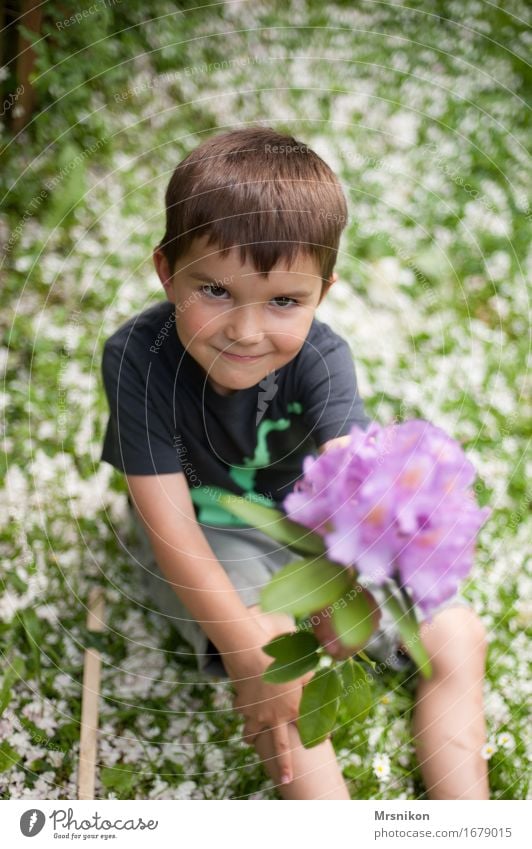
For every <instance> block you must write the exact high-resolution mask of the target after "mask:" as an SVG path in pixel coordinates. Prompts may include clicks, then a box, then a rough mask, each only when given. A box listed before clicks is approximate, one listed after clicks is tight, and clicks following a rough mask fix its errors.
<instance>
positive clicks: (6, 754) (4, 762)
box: [0, 740, 20, 772]
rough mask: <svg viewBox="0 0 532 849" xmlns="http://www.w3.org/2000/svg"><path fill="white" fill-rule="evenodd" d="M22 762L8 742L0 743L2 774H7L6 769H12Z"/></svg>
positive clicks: (0, 767)
mask: <svg viewBox="0 0 532 849" xmlns="http://www.w3.org/2000/svg"><path fill="white" fill-rule="evenodd" d="M19 760H20V755H19V753H18V752H16V751H15V749H13V747H12V746H10V745H9V743H8V742H7V740H3V741H2V742H1V743H0V772H5V771H6V769H11V767H13V766H15V764H17V763H18V762H19Z"/></svg>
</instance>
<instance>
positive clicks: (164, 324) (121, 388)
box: [101, 301, 370, 524]
mask: <svg viewBox="0 0 532 849" xmlns="http://www.w3.org/2000/svg"><path fill="white" fill-rule="evenodd" d="M102 374H103V380H104V385H105V390H106V393H107V399H108V402H109V407H110V417H109V422H108V425H107V431H106V434H105V440H104V445H103V451H102V456H101V459H102V460H104V461H105V462H107V463H111V465H113V466H115V467H116V468H117V469H120V470H121V471H123V472H125V473H126V474H130V475H161V474H170V473H175V472H183V473H184V474H185V475H186V478H187V483H188V485H189V489H190V494H191V497H192V500H193V502H194V505H195V510H196V515H197V518H198V520H199V521H201V522H203V523H209V524H240V523H239V522H238V520H234V519H233V518H232V517H230V516H229V515H228V514H227V512H226V511H225V510H222V509H221V508H220V507H219V506H218V505H217V503H216V493H217V492H219V490H220V489H223V490H225V491H229V492H233V493H237V494H239V495H247V496H248V497H250V498H253V499H255V500H258V501H263V502H265V503H272V502H273V506H281V504H282V501H283V499H284V498H285V497H286V496H287V495H288V493H289V492H291V490H292V489H293V488H294V485H295V483H296V481H297V480H298V478H299V477H300V476H301V473H302V462H303V458H304V457H305V456H307V455H308V454H316V449H317V448H318V447H319V446H320V445H322V444H323V443H324V442H326V441H327V440H329V439H334V438H335V437H338V436H344V435H345V434H347V433H348V432H349V430H350V428H351V427H352V425H353V424H357V425H359V426H360V427H362V428H364V429H366V428H367V427H368V425H369V422H370V419H369V418H368V417H367V415H366V414H365V412H364V406H363V402H362V400H361V398H360V396H359V394H358V390H357V381H356V374H355V367H354V363H353V356H352V354H351V351H350V349H349V346H348V344H347V342H346V341H345V340H344V339H342V337H341V336H339V335H338V334H337V333H335V332H334V331H333V330H332V329H331V328H330V327H329V326H328V325H327V324H325V323H324V322H321V321H319V320H318V319H316V318H314V319H313V321H312V324H311V327H310V330H309V333H308V336H307V338H306V340H305V342H304V344H303V347H302V348H301V350H300V352H299V353H298V354H297V356H296V357H294V359H293V360H291V361H290V362H289V363H287V364H286V365H284V366H283V367H282V368H280V369H278V370H276V371H274V372H272V373H271V374H270V375H268V376H267V377H265V378H264V379H263V380H262V381H261V382H260V383H258V384H256V385H255V386H251V387H249V388H248V389H240V390H237V391H236V392H233V393H232V394H229V395H220V394H219V393H217V392H216V391H215V390H214V388H213V387H212V386H211V384H210V383H209V382H208V380H207V377H206V374H205V372H204V370H203V369H202V368H201V366H200V365H199V364H198V363H197V362H196V361H195V360H194V359H193V358H192V357H191V356H190V354H189V353H188V352H187V351H186V350H185V348H184V346H183V345H182V343H181V341H180V339H179V337H178V335H177V332H176V327H175V307H174V305H173V304H171V303H170V302H169V301H163V302H160V303H157V304H155V306H153V307H150V308H149V309H147V310H144V311H143V312H141V313H140V314H139V315H136V316H133V317H132V318H130V319H129V320H128V321H127V322H126V323H125V324H123V325H122V326H121V327H120V328H119V329H118V330H117V331H116V332H115V333H113V335H112V336H111V337H110V338H109V339H108V340H107V342H106V343H105V347H104V353H103V362H102Z"/></svg>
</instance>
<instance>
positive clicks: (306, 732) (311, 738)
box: [297, 668, 342, 749]
mask: <svg viewBox="0 0 532 849" xmlns="http://www.w3.org/2000/svg"><path fill="white" fill-rule="evenodd" d="M341 691H342V685H341V682H340V678H339V676H338V673H337V672H336V670H335V669H333V668H329V669H321V670H319V671H318V672H317V673H316V674H315V676H314V678H313V679H312V681H309V683H308V684H306V685H305V686H304V687H303V695H302V696H301V702H300V705H299V718H298V720H297V728H298V731H299V736H300V737H301V742H302V743H303V746H304V747H305V748H306V749H309V748H311V747H312V746H317V745H318V743H323V741H324V740H326V739H327V737H328V736H329V735H330V734H331V732H332V730H333V728H334V723H335V721H336V715H337V713H338V705H339V699H340V694H341Z"/></svg>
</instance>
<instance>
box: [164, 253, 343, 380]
mask: <svg viewBox="0 0 532 849" xmlns="http://www.w3.org/2000/svg"><path fill="white" fill-rule="evenodd" d="M206 243H207V236H202V237H201V238H198V239H195V240H194V241H193V242H192V244H191V246H190V250H189V252H188V253H187V255H186V256H183V257H181V258H180V260H179V262H178V263H177V267H176V270H175V273H174V274H173V276H172V273H171V270H170V268H169V267H168V262H167V261H166V259H165V257H164V256H163V254H162V252H161V251H160V250H157V249H156V250H155V251H154V254H153V259H154V263H155V268H156V270H157V273H158V275H159V278H160V280H161V282H162V284H163V287H164V289H165V291H166V295H167V297H168V300H169V301H171V302H172V303H173V304H175V306H176V313H175V315H176V330H177V334H178V336H179V339H180V340H181V342H182V344H183V345H184V347H185V349H186V350H187V352H188V353H189V354H190V355H191V356H192V357H193V358H194V359H195V360H196V362H197V363H198V364H199V365H200V366H201V368H202V369H203V370H204V372H205V374H206V375H207V378H208V380H209V383H210V384H211V386H212V387H213V389H214V390H215V391H216V392H218V393H219V394H220V395H229V394H232V393H233V392H235V391H237V390H238V389H247V388H248V387H250V386H255V385H256V384H257V383H260V381H261V380H262V379H263V378H264V377H266V375H268V374H269V373H270V372H272V371H275V370H277V369H279V368H281V367H282V366H284V365H286V363H289V362H290V360H292V359H293V358H294V357H295V356H296V355H297V354H298V352H299V351H300V350H301V348H302V347H303V345H304V343H305V339H306V337H307V334H308V332H309V329H310V325H311V323H312V319H313V317H314V312H315V310H316V307H317V306H318V304H319V303H320V302H321V300H322V299H323V297H324V296H325V294H326V292H327V291H328V289H329V288H330V286H331V285H332V284H333V283H334V281H335V280H336V274H333V275H332V276H331V278H330V280H329V282H328V284H327V285H326V286H323V292H322V280H321V276H320V271H319V268H318V266H317V263H316V261H315V260H314V259H312V258H311V257H310V256H308V255H300V256H298V257H297V258H296V261H295V262H294V263H293V264H292V266H291V267H290V268H287V267H286V266H285V265H284V264H283V263H281V264H279V265H278V266H275V267H274V268H273V269H272V270H271V271H270V272H269V274H268V277H266V278H265V277H261V276H260V275H259V273H258V272H257V271H256V269H255V268H254V267H253V266H252V265H249V264H248V263H247V262H246V263H245V264H242V263H241V261H240V254H239V251H238V249H235V248H233V249H232V250H231V251H230V252H229V254H227V256H226V257H225V258H223V259H222V257H221V256H220V252H219V249H218V248H216V247H215V246H212V245H211V246H209V247H208V248H207V245H206Z"/></svg>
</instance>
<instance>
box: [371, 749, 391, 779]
mask: <svg viewBox="0 0 532 849" xmlns="http://www.w3.org/2000/svg"><path fill="white" fill-rule="evenodd" d="M372 766H373V772H374V773H375V775H376V776H377V778H378V779H379V781H386V779H387V778H388V776H389V775H390V758H389V757H388V755H375V757H374V758H373V762H372Z"/></svg>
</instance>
